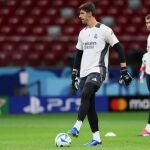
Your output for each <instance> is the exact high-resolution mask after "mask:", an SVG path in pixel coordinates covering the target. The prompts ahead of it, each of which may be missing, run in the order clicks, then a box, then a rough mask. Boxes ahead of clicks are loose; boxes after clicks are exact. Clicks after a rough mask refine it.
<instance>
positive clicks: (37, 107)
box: [23, 96, 44, 114]
mask: <svg viewBox="0 0 150 150" xmlns="http://www.w3.org/2000/svg"><path fill="white" fill-rule="evenodd" d="M23 111H24V112H25V113H31V114H39V113H42V112H44V107H43V106H41V104H40V100H39V99H38V98H37V97H33V96H32V97H30V104H29V105H28V106H25V107H24V108H23Z"/></svg>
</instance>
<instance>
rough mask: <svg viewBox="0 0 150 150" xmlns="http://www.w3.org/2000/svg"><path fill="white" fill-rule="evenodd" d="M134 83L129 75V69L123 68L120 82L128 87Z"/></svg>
mask: <svg viewBox="0 0 150 150" xmlns="http://www.w3.org/2000/svg"><path fill="white" fill-rule="evenodd" d="M131 81H132V77H131V75H130V74H129V73H128V71H127V68H126V67H122V68H121V77H120V80H119V83H120V84H123V83H124V84H125V85H126V86H128V85H129V84H130V83H131Z"/></svg>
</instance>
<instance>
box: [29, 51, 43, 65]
mask: <svg viewBox="0 0 150 150" xmlns="http://www.w3.org/2000/svg"><path fill="white" fill-rule="evenodd" d="M26 59H27V62H28V65H29V66H33V67H37V66H40V65H41V64H42V63H41V62H42V61H43V58H42V55H41V54H39V53H35V52H34V51H31V52H28V54H27V58H26Z"/></svg>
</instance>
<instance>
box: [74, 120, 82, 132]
mask: <svg viewBox="0 0 150 150" xmlns="http://www.w3.org/2000/svg"><path fill="white" fill-rule="evenodd" d="M81 125H82V121H81V120H77V121H76V123H75V125H74V127H75V128H77V130H78V131H80V128H81Z"/></svg>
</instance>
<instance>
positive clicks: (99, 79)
mask: <svg viewBox="0 0 150 150" xmlns="http://www.w3.org/2000/svg"><path fill="white" fill-rule="evenodd" d="M104 80H105V78H104V76H102V75H101V74H100V73H96V72H95V73H90V74H89V75H88V76H86V77H83V78H81V79H80V84H79V87H80V90H81V91H82V89H83V87H84V86H85V85H86V83H92V84H95V85H96V86H97V90H98V89H99V88H100V86H101V85H102V83H103V81H104Z"/></svg>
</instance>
